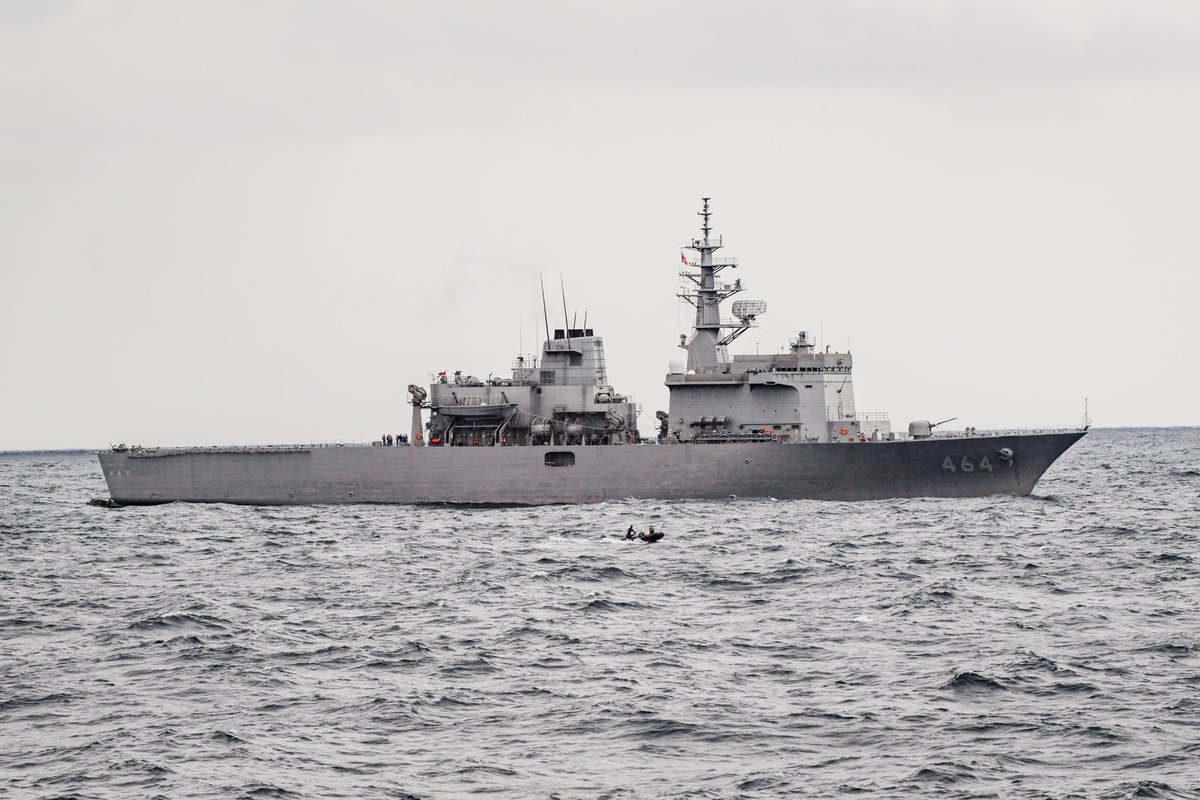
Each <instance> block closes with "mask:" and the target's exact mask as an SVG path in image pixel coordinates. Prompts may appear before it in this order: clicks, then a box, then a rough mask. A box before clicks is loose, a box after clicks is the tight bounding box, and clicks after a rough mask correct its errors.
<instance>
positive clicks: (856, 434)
mask: <svg viewBox="0 0 1200 800" xmlns="http://www.w3.org/2000/svg"><path fill="white" fill-rule="evenodd" d="M703 201H704V207H703V209H702V210H701V211H700V212H699V214H700V215H701V216H702V217H703V219H704V222H703V225H702V226H701V234H702V235H701V237H700V238H698V239H693V240H692V241H691V243H690V244H688V245H687V249H689V250H692V251H694V252H695V253H697V254H698V256H699V257H698V258H694V259H691V260H688V261H687V269H685V270H683V271H682V272H681V273H680V275H681V276H682V277H683V278H684V279H686V280H688V281H690V282H691V283H692V284H693V285H694V287H695V288H694V290H693V291H691V292H688V293H685V294H682V295H681V297H683V298H684V299H685V300H687V301H688V302H689V303H691V304H692V305H693V306H695V309H696V322H695V326H694V328H693V331H692V335H691V336H690V337H685V338H684V339H683V340H682V341H681V343H680V347H682V348H683V349H684V350H686V351H687V362H686V369H685V368H683V365H680V368H679V369H676V370H673V371H672V372H671V373H670V374H668V375H667V378H666V384H667V389H668V390H669V392H670V396H671V401H670V410H669V411H668V412H667V413H666V414H665V415H662V414H660V415H659V421H660V433H659V438H660V440H661V441H663V442H696V443H723V442H734V441H749V442H759V441H779V442H788V443H794V444H801V443H808V444H812V443H817V442H853V441H865V440H870V441H880V440H890V439H892V438H893V436H892V428H891V423H890V422H889V420H888V418H887V415H886V414H882V413H868V414H859V413H857V412H856V410H855V406H854V382H853V378H852V375H853V367H854V362H853V359H852V358H851V356H850V354H849V353H830V352H828V350H826V352H814V350H815V344H814V343H813V342H812V341H811V340H810V339H809V338H808V333H807V332H805V331H800V332H799V333H798V334H797V335H796V338H795V339H793V340H792V341H791V343H790V347H789V348H788V351H787V352H783V353H772V354H766V355H758V354H755V355H734V356H732V357H731V356H730V355H729V352H728V346H729V344H730V343H731V342H733V341H734V340H735V339H737V338H738V337H739V336H741V335H742V334H743V333H745V332H746V331H747V330H749V329H750V328H752V327H754V326H755V324H756V320H757V318H758V317H759V316H761V315H762V314H763V313H765V312H766V309H767V304H766V303H765V302H763V301H761V300H738V301H734V303H733V304H732V305H733V308H732V311H733V319H726V320H723V319H722V318H721V303H722V301H724V300H726V299H727V298H729V297H732V296H733V295H735V294H737V293H739V292H741V291H743V286H742V282H741V280H735V281H732V282H720V281H718V274H719V273H720V272H721V271H722V270H725V269H729V268H736V267H737V266H738V261H737V259H736V258H724V259H718V258H715V257H714V256H713V254H714V253H715V252H716V251H717V250H719V249H721V247H723V246H724V242H723V240H722V239H718V238H714V237H712V235H711V234H712V219H711V218H712V212H711V210H710V209H709V198H707V197H705V198H703Z"/></svg>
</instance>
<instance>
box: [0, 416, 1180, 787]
mask: <svg viewBox="0 0 1200 800" xmlns="http://www.w3.org/2000/svg"><path fill="white" fill-rule="evenodd" d="M100 496H107V493H106V490H105V487H104V482H103V477H102V475H101V473H100V469H99V467H98V465H97V463H96V460H95V457H94V455H90V454H78V453H27V454H5V455H0V498H3V507H0V547H2V549H0V796H4V797H13V798H24V797H35V798H51V797H74V798H127V797H128V798H141V797H146V798H150V797H166V798H192V797H203V798H237V797H245V798H276V797H278V798H335V797H336V798H341V797H344V798H397V797H399V798H443V797H446V798H454V797H470V796H475V795H482V796H488V797H498V798H510V797H511V798H576V797H580V798H592V797H598V798H599V797H604V798H650V797H680V798H682V797H687V798H727V797H730V798H734V797H736V798H742V797H745V798H758V797H783V796H803V797H832V796H839V795H862V796H877V797H900V796H906V797H980V798H982V797H1002V798H1009V797H1030V798H1043V797H1045V798H1075V797H1078V798H1126V797H1129V798H1132V797H1159V798H1194V797H1200V724H1198V722H1200V547H1198V543H1200V429H1138V430H1115V429H1114V430H1104V429H1099V430H1093V431H1092V432H1091V433H1090V434H1089V435H1088V436H1087V437H1085V438H1084V439H1083V441H1081V442H1080V443H1079V444H1077V445H1076V446H1075V447H1074V448H1073V449H1072V450H1070V451H1069V452H1068V453H1067V454H1066V455H1065V456H1064V457H1063V458H1062V459H1061V460H1060V461H1059V462H1058V463H1057V464H1056V465H1055V466H1054V467H1053V468H1052V469H1051V471H1050V472H1049V473H1047V475H1046V476H1045V478H1044V479H1043V480H1042V482H1041V483H1039V484H1038V487H1037V490H1036V492H1035V494H1034V496H1032V497H1003V496H1001V497H988V498H982V499H971V500H957V499H955V500H943V499H926V500H902V501H887V502H869V503H854V504H850V503H826V502H809V501H788V502H775V501H757V500H737V501H730V502H672V503H660V502H644V501H642V502H633V501H625V502H610V503H604V504H601V505H593V506H566V507H563V506H559V507H549V508H515V509H507V508H506V509H495V508H491V509H473V508H455V507H414V506H320V507H300V508H260V507H237V506H222V505H213V506H200V505H183V504H172V505H166V506H157V507H148V508H125V509H117V510H109V509H103V508H96V507H91V506H88V505H86V504H85V503H86V501H87V500H88V499H89V498H91V497H100ZM630 524H633V525H635V526H637V527H638V528H646V527H648V526H650V525H654V526H655V527H656V528H657V529H659V530H662V531H665V533H666V536H665V538H664V539H663V540H662V541H661V542H658V543H655V544H644V543H641V542H626V541H623V540H622V535H623V533H624V531H625V529H626V528H627V527H628V526H629V525H630Z"/></svg>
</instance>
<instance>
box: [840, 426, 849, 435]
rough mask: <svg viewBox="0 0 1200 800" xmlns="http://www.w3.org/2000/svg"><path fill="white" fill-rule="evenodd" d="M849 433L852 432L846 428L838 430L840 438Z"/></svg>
mask: <svg viewBox="0 0 1200 800" xmlns="http://www.w3.org/2000/svg"><path fill="white" fill-rule="evenodd" d="M849 432H850V431H848V430H846V429H845V428H838V435H839V436H845V435H846V434H847V433H849Z"/></svg>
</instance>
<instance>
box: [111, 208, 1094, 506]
mask: <svg viewBox="0 0 1200 800" xmlns="http://www.w3.org/2000/svg"><path fill="white" fill-rule="evenodd" d="M703 202H704V205H703V209H702V210H701V211H700V212H699V215H700V216H701V217H702V218H703V224H702V226H701V229H700V232H701V236H700V238H697V239H694V240H692V241H691V243H690V244H689V245H687V248H686V249H688V250H691V251H692V252H693V253H694V254H695V255H694V257H692V258H687V257H685V258H684V268H683V269H682V271H681V273H680V274H681V276H682V278H684V279H686V280H687V281H688V282H689V283H688V284H687V285H688V287H689V289H688V291H686V292H685V293H683V294H681V295H680V296H681V297H683V298H684V299H685V300H687V301H688V302H690V303H691V304H692V305H693V306H694V307H695V311H696V314H695V326H694V328H693V330H692V333H691V335H690V336H683V337H681V340H680V346H681V347H682V348H683V349H684V350H685V351H686V354H687V358H686V361H683V360H682V359H681V360H680V361H678V362H675V363H672V364H671V369H670V372H669V374H668V375H667V376H666V386H667V389H668V390H669V393H670V403H669V408H668V410H667V411H659V412H657V419H658V435H657V437H656V438H655V439H651V440H643V439H642V438H641V437H640V436H639V432H638V427H637V417H638V414H639V409H638V406H637V404H636V403H634V402H632V400H631V399H630V398H627V397H625V396H623V395H622V394H620V393H619V392H617V391H616V390H615V389H614V388H613V387H612V386H611V385H610V384H609V379H608V370H607V366H606V364H605V359H604V343H603V340H602V339H601V338H600V337H599V336H596V335H595V333H594V331H593V330H592V329H591V328H586V327H585V328H571V327H564V328H561V329H558V330H555V331H554V333H553V335H551V334H550V331H549V328H548V324H547V331H546V333H547V336H546V340H545V343H544V344H543V346H542V350H541V354H540V358H531V359H528V360H527V359H524V358H521V357H518V358H517V360H516V363H515V365H514V367H513V369H512V375H511V377H508V378H493V379H488V380H486V381H485V380H479V379H477V378H474V377H471V376H469V375H467V376H464V375H463V373H461V372H456V373H454V374H453V376H447V375H446V373H440V374H439V375H438V376H437V377H436V379H435V380H434V382H433V383H432V385H431V386H430V387H429V390H428V391H426V390H425V389H424V388H422V387H419V386H415V385H414V386H409V393H410V400H409V404H410V405H411V407H412V409H411V410H412V424H411V429H410V432H409V434H408V435H407V436H397V437H393V438H392V439H391V440H389V439H388V437H384V439H382V440H381V441H379V442H376V443H374V444H373V445H366V444H364V445H354V446H347V445H268V446H256V447H244V446H239V447H183V448H149V447H133V448H129V447H126V446H124V445H120V446H117V447H115V448H113V449H112V450H111V451H105V452H102V453H100V454H99V458H100V465H101V467H102V468H103V470H104V476H105V479H106V480H107V482H108V488H109V492H110V493H111V495H112V501H111V502H113V503H115V504H151V503H165V502H171V501H186V502H196V503H248V504H255V505H273V504H308V503H480V504H522V505H534V504H546V503H592V502H599V501H603V500H608V499H615V498H656V499H681V498H729V497H764V498H766V497H770V498H779V499H806V498H808V499H821V500H877V499H884V498H896V497H976V496H982V495H990V494H999V493H1014V494H1021V495H1027V494H1029V493H1030V492H1031V491H1032V490H1033V487H1034V484H1035V483H1036V482H1037V480H1038V479H1039V478H1040V477H1041V476H1042V474H1043V473H1044V472H1045V471H1046V470H1047V469H1048V468H1049V467H1050V465H1051V464H1053V463H1054V460H1055V459H1057V458H1058V457H1059V456H1060V455H1062V453H1063V452H1064V451H1066V449H1067V448H1069V447H1070V446H1071V445H1072V444H1074V443H1075V442H1077V441H1078V440H1079V439H1080V438H1081V437H1082V436H1084V434H1085V433H1086V431H1087V426H1086V422H1087V420H1086V419H1085V420H1084V423H1085V424H1084V426H1083V427H1081V428H1079V429H1073V430H1058V431H1050V432H1038V433H1010V434H1002V433H996V434H989V433H976V432H975V431H974V429H971V428H968V429H967V430H966V432H965V433H962V434H955V435H947V434H940V433H935V432H934V428H935V427H937V425H938V424H941V423H931V422H929V421H926V420H918V421H916V422H913V423H911V424H910V425H909V426H908V432H907V435H906V436H899V435H897V434H896V433H895V432H893V430H892V428H891V424H890V422H889V420H888V418H887V415H886V414H880V413H863V412H859V411H858V410H857V407H856V406H855V402H854V383H853V378H852V375H853V361H852V359H851V357H850V353H838V352H829V349H828V348H826V349H825V351H824V352H821V351H818V350H817V349H816V347H815V346H814V343H813V342H812V341H811V340H810V339H809V337H808V336H807V335H806V334H805V333H803V332H800V333H798V334H797V336H796V337H795V339H794V340H792V341H791V345H790V348H788V349H787V350H786V351H785V352H781V353H772V354H765V355H758V354H755V355H742V354H737V355H730V353H729V350H728V348H729V345H730V344H732V343H733V342H734V341H735V340H736V339H737V338H738V337H739V336H740V335H741V334H743V333H745V332H746V331H747V330H749V329H750V328H752V327H754V326H755V325H756V318H757V317H758V316H760V315H761V314H763V313H764V312H765V311H766V304H765V303H763V302H761V301H753V300H740V301H734V302H733V303H731V309H730V310H731V312H732V317H729V318H723V317H722V315H721V308H722V303H723V302H724V301H726V300H728V299H729V298H730V297H732V296H733V295H736V294H738V293H740V292H741V291H742V285H741V281H740V280H732V281H729V280H723V279H722V278H723V276H722V273H724V272H725V271H726V270H729V269H733V268H736V267H737V266H738V263H737V259H730V258H716V257H715V256H714V254H715V253H716V252H717V251H718V250H720V249H721V247H722V244H723V242H722V239H721V238H717V237H714V236H713V235H712V230H713V229H712V226H711V218H712V214H711V211H710V209H709V200H708V198H704V199H703ZM543 297H544V295H543ZM543 305H544V303H543ZM543 310H544V309H543ZM564 316H565V314H564ZM426 412H428V415H429V419H428V421H427V422H426V421H425V413H426ZM947 421H949V420H947Z"/></svg>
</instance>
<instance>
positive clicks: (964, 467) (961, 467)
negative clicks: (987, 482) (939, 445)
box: [942, 456, 992, 472]
mask: <svg viewBox="0 0 1200 800" xmlns="http://www.w3.org/2000/svg"><path fill="white" fill-rule="evenodd" d="M978 468H979V469H981V470H984V471H985V472H991V471H992V462H991V461H989V460H988V457H987V456H984V457H983V458H981V459H979V466H978ZM942 469H946V470H950V471H951V472H974V471H975V469H976V465H975V464H973V463H971V459H969V458H967V457H966V456H963V457H962V459H961V460H960V461H959V462H958V463H957V464H956V463H954V459H953V458H951V457H950V456H946V460H945V461H943V462H942Z"/></svg>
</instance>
